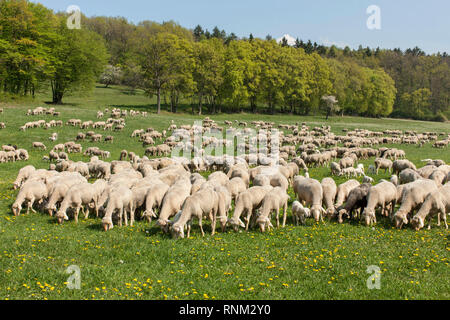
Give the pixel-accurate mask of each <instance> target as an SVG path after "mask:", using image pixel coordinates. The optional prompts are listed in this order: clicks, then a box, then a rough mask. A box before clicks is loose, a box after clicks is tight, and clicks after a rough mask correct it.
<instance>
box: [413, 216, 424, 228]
mask: <svg viewBox="0 0 450 320" xmlns="http://www.w3.org/2000/svg"><path fill="white" fill-rule="evenodd" d="M411 226H412V227H413V228H414V230H416V231H419V230H420V229H422V228H423V227H424V221H423V219H422V218H421V217H417V216H416V217H414V218H412V219H411Z"/></svg>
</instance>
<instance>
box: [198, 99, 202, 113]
mask: <svg viewBox="0 0 450 320" xmlns="http://www.w3.org/2000/svg"><path fill="white" fill-rule="evenodd" d="M202 102H203V97H202V95H201V94H200V95H199V99H198V115H199V116H201V115H202Z"/></svg>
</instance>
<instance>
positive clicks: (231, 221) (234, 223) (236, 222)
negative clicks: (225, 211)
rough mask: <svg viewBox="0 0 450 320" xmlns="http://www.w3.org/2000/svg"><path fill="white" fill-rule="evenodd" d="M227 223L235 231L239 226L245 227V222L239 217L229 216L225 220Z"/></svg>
mask: <svg viewBox="0 0 450 320" xmlns="http://www.w3.org/2000/svg"><path fill="white" fill-rule="evenodd" d="M227 223H228V224H229V225H231V226H232V227H233V230H234V231H236V232H237V231H239V227H242V228H245V224H244V223H243V222H242V221H241V220H240V219H233V218H231V219H229V220H228V221H227Z"/></svg>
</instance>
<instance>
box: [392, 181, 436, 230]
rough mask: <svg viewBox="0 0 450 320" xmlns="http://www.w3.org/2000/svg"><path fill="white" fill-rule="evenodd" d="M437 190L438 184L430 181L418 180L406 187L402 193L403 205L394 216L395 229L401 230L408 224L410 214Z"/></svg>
mask: <svg viewBox="0 0 450 320" xmlns="http://www.w3.org/2000/svg"><path fill="white" fill-rule="evenodd" d="M435 190H437V185H436V183H435V182H434V181H432V180H428V179H423V180H422V179H421V180H416V181H414V182H411V183H409V184H408V185H406V186H405V188H404V190H403V193H402V205H401V206H400V208H399V209H398V210H397V212H396V213H395V215H394V220H395V227H396V228H398V229H401V228H402V226H403V225H404V224H408V214H410V213H411V212H412V211H413V210H414V209H415V208H417V207H418V206H419V205H421V204H422V203H423V202H424V201H425V198H426V197H427V196H428V195H429V194H430V193H431V192H433V191H435Z"/></svg>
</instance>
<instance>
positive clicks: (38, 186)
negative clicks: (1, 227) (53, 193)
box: [12, 181, 47, 216]
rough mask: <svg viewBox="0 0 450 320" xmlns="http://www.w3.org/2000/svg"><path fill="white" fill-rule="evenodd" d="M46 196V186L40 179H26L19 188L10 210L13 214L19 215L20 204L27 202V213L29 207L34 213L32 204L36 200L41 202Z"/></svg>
mask: <svg viewBox="0 0 450 320" xmlns="http://www.w3.org/2000/svg"><path fill="white" fill-rule="evenodd" d="M46 197H47V187H46V186H45V184H44V183H43V182H42V181H27V182H26V183H25V184H24V185H23V186H22V187H21V188H20V191H19V194H18V195H17V197H16V200H15V201H14V203H13V205H12V211H13V213H14V215H15V216H19V215H20V211H21V210H22V204H23V203H24V202H27V203H28V206H27V214H28V213H29V212H30V209H31V211H33V212H34V213H36V210H34V209H33V204H34V203H35V202H36V201H38V202H39V203H41V202H42V201H43V200H44V198H46Z"/></svg>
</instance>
